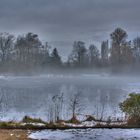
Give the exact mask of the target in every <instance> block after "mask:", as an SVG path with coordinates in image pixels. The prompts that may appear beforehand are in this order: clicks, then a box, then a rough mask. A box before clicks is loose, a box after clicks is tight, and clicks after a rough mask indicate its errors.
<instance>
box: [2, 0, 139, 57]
mask: <svg viewBox="0 0 140 140" xmlns="http://www.w3.org/2000/svg"><path fill="white" fill-rule="evenodd" d="M116 27H122V28H124V29H125V30H127V31H128V34H129V39H131V38H134V37H135V36H138V35H140V33H139V31H140V0H0V32H10V33H12V34H16V35H17V34H23V33H26V32H34V33H37V34H39V36H40V38H41V40H43V41H48V42H50V44H52V45H53V46H54V47H57V46H58V49H59V50H60V52H61V54H62V55H64V56H65V55H66V54H68V53H69V51H70V49H71V46H72V44H73V41H75V40H83V41H85V42H86V43H87V45H88V44H90V43H94V44H96V45H97V46H98V47H99V43H100V42H101V41H102V40H106V39H109V34H110V33H111V32H112V31H113V30H114V29H115V28H116Z"/></svg>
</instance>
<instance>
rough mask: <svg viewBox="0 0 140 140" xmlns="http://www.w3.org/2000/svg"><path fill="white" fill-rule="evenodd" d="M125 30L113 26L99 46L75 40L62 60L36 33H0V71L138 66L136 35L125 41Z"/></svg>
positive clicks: (138, 39) (139, 40)
mask: <svg viewBox="0 0 140 140" xmlns="http://www.w3.org/2000/svg"><path fill="white" fill-rule="evenodd" d="M127 36H128V34H127V32H126V31H125V30H123V29H121V28H116V29H115V30H114V31H113V32H112V33H111V34H110V38H111V41H110V42H109V41H108V40H106V41H103V42H102V43H101V46H96V45H95V44H91V45H90V46H89V47H87V46H86V45H85V42H83V41H75V42H74V43H73V49H72V52H71V53H70V55H69V56H68V59H67V61H66V62H63V61H62V58H61V56H60V54H59V53H58V50H57V48H53V49H51V46H50V45H49V44H48V43H47V42H46V43H42V41H41V40H40V38H39V36H38V35H37V34H34V33H27V34H25V35H19V36H18V37H15V36H14V35H12V34H9V33H0V70H1V71H10V70H14V71H24V70H27V69H28V70H33V69H34V70H35V69H39V68H40V69H42V68H43V69H49V68H61V69H62V68H104V67H108V68H110V67H113V68H115V69H116V68H121V67H125V66H131V67H133V68H134V66H135V67H137V68H139V64H140V37H136V38H134V40H133V41H128V40H127Z"/></svg>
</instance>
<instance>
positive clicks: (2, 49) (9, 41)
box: [0, 33, 14, 64]
mask: <svg viewBox="0 0 140 140" xmlns="http://www.w3.org/2000/svg"><path fill="white" fill-rule="evenodd" d="M13 41H14V36H13V35H11V34H9V33H0V56H1V61H2V63H3V64H4V63H5V62H6V61H7V60H8V58H9V55H10V53H11V50H12V48H13Z"/></svg>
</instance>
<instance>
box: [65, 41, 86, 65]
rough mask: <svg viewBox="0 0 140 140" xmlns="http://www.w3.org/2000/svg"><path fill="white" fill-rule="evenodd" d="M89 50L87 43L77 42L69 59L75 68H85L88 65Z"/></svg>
mask: <svg viewBox="0 0 140 140" xmlns="http://www.w3.org/2000/svg"><path fill="white" fill-rule="evenodd" d="M86 60H87V50H86V47H85V43H84V42H82V41H75V42H74V45H73V50H72V53H71V54H70V56H69V58H68V62H69V63H71V64H72V65H74V66H78V67H81V66H85V65H86V64H87V61H86Z"/></svg>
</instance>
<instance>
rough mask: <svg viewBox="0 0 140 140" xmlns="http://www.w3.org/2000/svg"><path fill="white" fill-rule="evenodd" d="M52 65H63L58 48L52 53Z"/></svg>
mask: <svg viewBox="0 0 140 140" xmlns="http://www.w3.org/2000/svg"><path fill="white" fill-rule="evenodd" d="M51 65H52V66H60V65H61V57H60V55H59V54H58V51H57V49H56V48H54V49H53V51H52V53H51Z"/></svg>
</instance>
